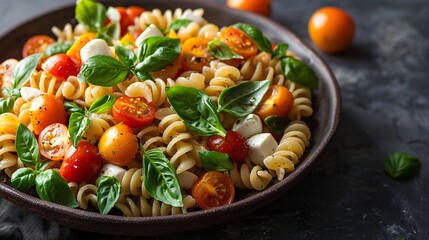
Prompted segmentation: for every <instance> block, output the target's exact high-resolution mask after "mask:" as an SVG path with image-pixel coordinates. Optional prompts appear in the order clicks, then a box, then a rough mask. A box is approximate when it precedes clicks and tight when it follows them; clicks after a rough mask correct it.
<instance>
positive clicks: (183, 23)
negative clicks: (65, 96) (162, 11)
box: [165, 19, 192, 33]
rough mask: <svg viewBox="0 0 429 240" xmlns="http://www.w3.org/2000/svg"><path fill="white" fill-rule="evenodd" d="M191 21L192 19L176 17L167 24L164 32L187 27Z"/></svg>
mask: <svg viewBox="0 0 429 240" xmlns="http://www.w3.org/2000/svg"><path fill="white" fill-rule="evenodd" d="M191 22H192V20H189V19H176V20H174V21H173V22H171V23H170V24H169V25H168V27H167V29H166V30H165V32H166V33H169V32H170V31H171V30H174V31H179V30H180V28H182V27H187V26H188V25H189V24H190V23H191Z"/></svg>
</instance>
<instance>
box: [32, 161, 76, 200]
mask: <svg viewBox="0 0 429 240" xmlns="http://www.w3.org/2000/svg"><path fill="white" fill-rule="evenodd" d="M36 191H37V194H38V195H39V197H40V198H41V199H43V200H46V201H50V202H54V203H58V204H61V205H64V206H67V207H70V208H76V207H78V206H79V204H78V203H77V201H76V198H75V196H74V195H73V193H72V191H71V190H70V188H69V186H68V184H67V182H66V181H65V180H64V179H63V178H62V177H61V176H60V174H58V172H57V171H55V170H54V169H48V170H46V171H43V172H41V173H39V174H37V176H36Z"/></svg>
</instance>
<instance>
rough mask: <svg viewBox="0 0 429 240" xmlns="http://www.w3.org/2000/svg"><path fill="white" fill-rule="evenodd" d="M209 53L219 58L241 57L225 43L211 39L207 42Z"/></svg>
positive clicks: (241, 57)
mask: <svg viewBox="0 0 429 240" xmlns="http://www.w3.org/2000/svg"><path fill="white" fill-rule="evenodd" d="M208 47H209V52H210V54H211V55H213V56H214V57H216V58H217V59H220V60H230V59H243V56H241V55H240V54H238V53H236V52H234V51H233V50H232V49H231V48H230V47H228V45H226V43H224V42H221V41H219V40H217V39H213V40H212V41H210V42H209V43H208Z"/></svg>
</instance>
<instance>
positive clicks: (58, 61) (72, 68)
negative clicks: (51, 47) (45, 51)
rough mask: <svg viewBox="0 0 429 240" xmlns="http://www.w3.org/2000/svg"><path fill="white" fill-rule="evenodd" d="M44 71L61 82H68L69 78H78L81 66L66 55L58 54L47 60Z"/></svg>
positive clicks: (43, 65)
mask: <svg viewBox="0 0 429 240" xmlns="http://www.w3.org/2000/svg"><path fill="white" fill-rule="evenodd" d="M42 69H43V70H45V71H47V72H48V73H50V74H51V75H52V76H54V77H56V78H58V79H60V80H67V78H68V77H69V76H77V74H78V73H79V71H80V65H79V64H78V63H77V61H75V60H74V59H73V58H71V57H70V56H68V55H66V54H56V55H54V56H51V57H49V58H48V59H46V61H45V62H44V63H43V64H42Z"/></svg>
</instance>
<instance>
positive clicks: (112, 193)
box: [97, 176, 121, 214]
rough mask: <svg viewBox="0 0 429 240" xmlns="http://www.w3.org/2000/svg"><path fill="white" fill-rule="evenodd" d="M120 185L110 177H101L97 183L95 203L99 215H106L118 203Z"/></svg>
mask: <svg viewBox="0 0 429 240" xmlns="http://www.w3.org/2000/svg"><path fill="white" fill-rule="evenodd" d="M120 191H121V185H120V184H119V181H118V179H116V178H115V177H112V176H102V177H101V179H100V182H99V183H98V189H97V202H98V207H99V208H100V213H101V214H108V213H109V212H110V210H111V209H112V208H113V207H114V206H115V203H116V201H118V198H119V193H120Z"/></svg>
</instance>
